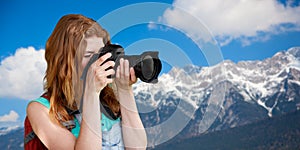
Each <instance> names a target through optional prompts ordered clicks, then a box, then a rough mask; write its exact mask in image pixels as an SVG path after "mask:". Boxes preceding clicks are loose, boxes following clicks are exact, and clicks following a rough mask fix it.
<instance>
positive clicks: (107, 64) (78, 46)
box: [24, 14, 147, 150]
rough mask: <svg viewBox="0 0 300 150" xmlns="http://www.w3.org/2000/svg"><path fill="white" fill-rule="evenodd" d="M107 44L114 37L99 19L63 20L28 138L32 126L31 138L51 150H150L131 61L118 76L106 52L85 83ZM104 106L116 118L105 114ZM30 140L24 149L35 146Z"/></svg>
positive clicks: (49, 48)
mask: <svg viewBox="0 0 300 150" xmlns="http://www.w3.org/2000/svg"><path fill="white" fill-rule="evenodd" d="M106 44H110V39H109V35H108V33H107V32H106V31H105V30H104V29H103V28H101V26H100V25H99V24H98V23H97V22H95V21H94V20H92V19H90V18H87V17H85V16H82V15H75V14H70V15H66V16H63V17H62V18H61V19H60V20H59V22H58V23H57V25H56V27H55V29H54V31H53V33H52V34H51V36H50V37H49V39H48V41H47V43H46V51H45V58H46V61H47V70H46V75H45V78H44V80H45V85H44V90H45V94H44V95H43V96H42V97H40V98H38V99H36V100H33V101H32V102H30V103H29V104H28V107H27V118H26V120H25V134H27V133H26V125H27V126H30V127H31V128H32V131H33V133H34V134H33V136H29V137H34V138H37V139H38V141H40V143H41V144H42V145H43V146H44V147H45V148H47V149H89V150H90V149H98V150H99V149H124V148H126V149H146V147H147V137H146V133H145V130H144V127H143V124H142V122H141V119H140V117H139V114H138V111H137V107H136V103H135V100H134V95H133V91H132V87H131V85H132V84H133V83H135V82H136V80H137V79H136V76H135V73H134V70H133V68H129V63H128V61H127V60H123V59H121V60H120V65H119V66H118V67H117V70H116V72H115V71H114V70H113V69H110V68H111V67H114V65H115V63H114V62H113V61H106V60H107V59H108V58H109V57H110V56H111V54H110V53H107V54H105V55H103V56H102V57H100V58H99V59H98V60H97V61H95V62H94V63H93V64H92V65H91V66H90V67H89V69H88V72H87V76H86V82H83V80H81V79H80V77H81V74H82V72H83V68H84V67H85V66H86V65H87V63H88V61H89V60H90V58H91V57H92V55H93V54H95V53H98V52H99V50H100V49H101V48H102V47H104V46H105V45H106ZM109 75H115V78H114V79H112V78H108V76H109ZM112 87H113V88H112ZM82 95H83V96H82ZM81 99H82V101H83V103H82V104H83V105H82V106H81V107H82V111H81V113H80V116H81V118H82V119H79V118H77V117H76V115H73V114H72V113H70V112H75V111H76V110H78V108H79V107H80V106H79V105H80V104H81V103H80V100H81ZM100 103H102V104H104V106H105V107H106V108H108V110H110V111H111V112H112V113H111V114H112V115H113V116H115V118H114V119H112V118H111V117H110V116H107V115H105V114H104V113H102V112H104V111H103V107H100ZM101 111H102V112H101ZM77 116H78V115H77ZM70 122H71V123H72V122H73V124H72V126H71V127H70V126H66V124H68V123H70ZM68 127H69V128H68ZM25 136H26V135H25ZM26 138H27V137H25V141H26V142H25V146H24V147H25V149H26V148H28V146H27V145H30V142H32V141H33V140H31V139H32V138H31V139H30V138H29V139H26Z"/></svg>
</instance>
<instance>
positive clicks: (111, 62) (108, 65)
mask: <svg viewBox="0 0 300 150" xmlns="http://www.w3.org/2000/svg"><path fill="white" fill-rule="evenodd" d="M114 66H115V62H114V61H108V62H105V63H104V64H102V65H101V68H102V69H103V70H106V69H108V68H109V67H114Z"/></svg>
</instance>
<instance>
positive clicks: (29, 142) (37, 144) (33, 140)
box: [24, 94, 75, 150]
mask: <svg viewBox="0 0 300 150" xmlns="http://www.w3.org/2000/svg"><path fill="white" fill-rule="evenodd" d="M41 97H43V98H45V99H47V100H48V101H49V97H48V96H47V95H46V94H43V95H42V96H41ZM61 124H62V125H63V126H65V127H66V128H67V129H69V130H71V129H72V128H74V127H75V122H74V121H65V122H61ZM24 130H25V131H24V150H47V147H46V146H45V145H44V144H43V143H42V141H41V140H40V139H39V138H38V137H37V135H36V134H35V133H34V132H33V129H32V126H31V124H30V121H29V119H28V117H27V116H26V118H25V121H24Z"/></svg>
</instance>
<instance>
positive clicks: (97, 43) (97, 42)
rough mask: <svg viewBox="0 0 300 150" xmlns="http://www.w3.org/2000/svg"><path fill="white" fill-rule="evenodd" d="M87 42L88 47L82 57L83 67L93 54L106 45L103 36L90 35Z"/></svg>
mask: <svg viewBox="0 0 300 150" xmlns="http://www.w3.org/2000/svg"><path fill="white" fill-rule="evenodd" d="M85 40H86V42H87V46H86V49H85V51H84V54H83V58H82V67H83V68H84V67H85V66H86V65H87V63H88V62H89V60H90V58H91V57H92V55H93V54H95V53H98V52H99V50H100V48H102V47H104V43H103V38H101V37H96V36H93V37H90V38H86V39H85Z"/></svg>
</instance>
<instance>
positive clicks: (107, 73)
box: [104, 69, 115, 76]
mask: <svg viewBox="0 0 300 150" xmlns="http://www.w3.org/2000/svg"><path fill="white" fill-rule="evenodd" d="M104 74H105V76H109V75H114V74H115V70H114V69H108V70H107V71H105V73H104Z"/></svg>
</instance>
